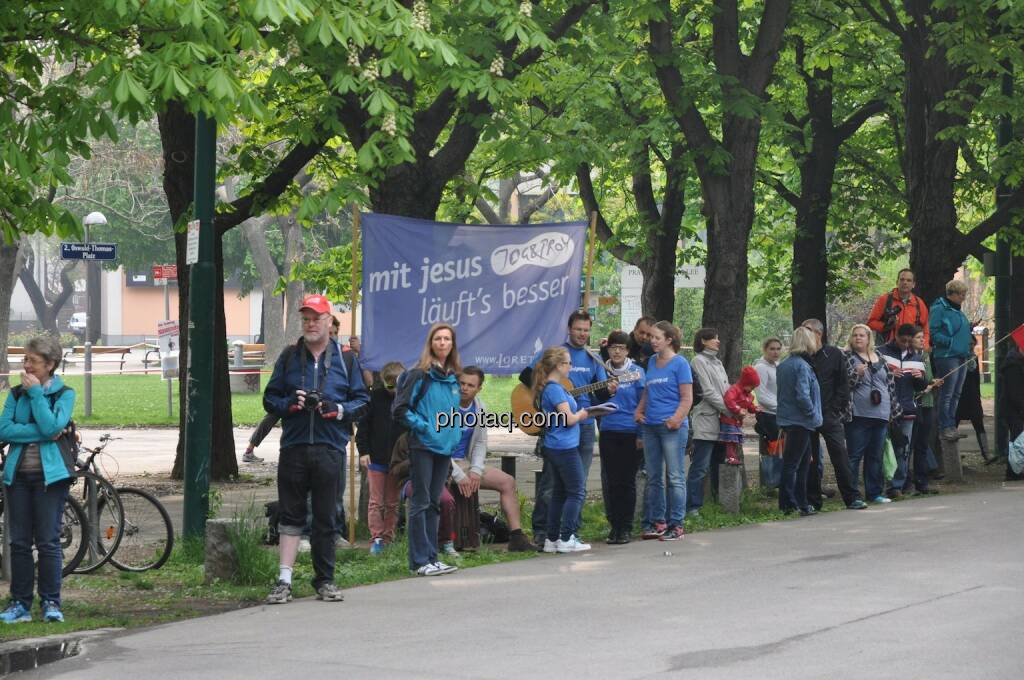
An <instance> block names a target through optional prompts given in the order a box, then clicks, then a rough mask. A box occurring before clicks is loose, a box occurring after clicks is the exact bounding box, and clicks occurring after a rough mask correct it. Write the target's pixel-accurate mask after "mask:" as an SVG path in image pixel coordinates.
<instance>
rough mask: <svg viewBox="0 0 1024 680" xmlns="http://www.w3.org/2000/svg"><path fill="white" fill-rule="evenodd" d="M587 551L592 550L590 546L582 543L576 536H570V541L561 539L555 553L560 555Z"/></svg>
mask: <svg viewBox="0 0 1024 680" xmlns="http://www.w3.org/2000/svg"><path fill="white" fill-rule="evenodd" d="M545 547H547V546H545ZM585 550H590V544H589V543H580V539H578V538H576V534H573V535H572V536H570V537H569V540H568V541H563V540H561V539H559V540H558V542H557V543H555V551H556V552H560V553H571V552H583V551H585Z"/></svg>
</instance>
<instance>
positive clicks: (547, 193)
mask: <svg viewBox="0 0 1024 680" xmlns="http://www.w3.org/2000/svg"><path fill="white" fill-rule="evenodd" d="M559 191H561V187H559V186H558V183H557V182H552V183H551V184H549V185H548V186H547V187H546V188H545V189H544V192H543V193H542V194H541V195H540V196H538V197H537V200H535V201H534V202H533V203H531V204H530V205H529V206H527V208H526V210H524V211H523V212H522V213H521V214H520V215H519V224H529V223H530V218H532V217H533V216H534V215H536V214H537V212H538V211H540V210H541V209H542V208H543V207H544V206H545V205H547V204H548V201H550V200H551V199H552V198H554V197H555V196H557V195H558V192H559Z"/></svg>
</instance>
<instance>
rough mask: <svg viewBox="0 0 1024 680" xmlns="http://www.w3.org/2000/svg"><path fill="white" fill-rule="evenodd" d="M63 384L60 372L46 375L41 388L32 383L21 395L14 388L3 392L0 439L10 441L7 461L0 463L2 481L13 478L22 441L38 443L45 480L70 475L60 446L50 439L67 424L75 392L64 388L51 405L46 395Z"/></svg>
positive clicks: (22, 444) (48, 480)
mask: <svg viewBox="0 0 1024 680" xmlns="http://www.w3.org/2000/svg"><path fill="white" fill-rule="evenodd" d="M62 387H64V381H63V380H61V379H60V376H57V375H55V376H53V377H52V378H50V382H49V384H47V386H46V388H45V389H44V388H43V387H42V386H41V385H33V386H32V387H30V388H28V390H25V391H23V392H21V398H20V399H19V398H18V396H16V395H15V392H14V390H12V391H11V393H10V394H8V395H7V401H6V402H5V403H4V412H3V415H0V441H5V442H9V443H10V444H11V448H10V453H9V454H8V456H7V463H6V465H5V466H4V484H7V485H10V484H12V483H13V482H14V473H15V471H16V470H17V469H18V463H19V462H20V461H21V451H22V449H23V448H24V445H25V444H32V443H37V444H39V459H40V461H41V462H42V465H43V479H44V481H45V483H46V484H53V483H54V482H59V481H60V480H62V479H67V478H69V477H71V471H70V470H69V469H68V465H67V463H65V461H64V458H63V456H61V453H60V447H59V446H57V443H56V442H55V441H54V440H53V438H54V437H56V436H57V435H58V434H60V433H61V431H62V430H63V429H64V428H65V427H67V425H68V422H69V421H70V420H71V413H72V411H74V408H75V392H74V390H72V389H67V390H64V393H63V394H61V395H60V396H59V397H57V398H56V399H55V400H54V402H53V406H51V405H50V399H49V397H48V396H47V395H50V394H53V393H55V392H57V391H59V390H60V389H61V388H62Z"/></svg>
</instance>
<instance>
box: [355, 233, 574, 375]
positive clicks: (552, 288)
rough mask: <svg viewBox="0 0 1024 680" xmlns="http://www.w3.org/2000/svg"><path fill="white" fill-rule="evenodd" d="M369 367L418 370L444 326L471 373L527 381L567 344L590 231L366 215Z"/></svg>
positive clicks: (365, 332)
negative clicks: (545, 357) (545, 354)
mask: <svg viewBox="0 0 1024 680" xmlns="http://www.w3.org/2000/svg"><path fill="white" fill-rule="evenodd" d="M362 228H363V323H362V328H363V349H362V363H363V365H365V366H367V367H368V368H370V369H373V370H380V367H381V366H383V365H384V364H385V363H386V362H388V361H401V362H402V363H403V364H404V365H405V366H406V367H410V366H412V365H414V364H415V363H416V362H417V361H418V360H419V357H420V353H421V352H422V351H423V344H424V342H425V340H426V336H427V331H428V329H429V328H430V326H431V325H432V324H434V323H436V322H438V321H444V322H447V323H449V324H451V325H452V326H453V327H454V328H455V335H456V340H457V343H458V349H459V356H460V358H461V360H462V364H463V365H464V366H467V365H470V364H473V365H476V366H479V367H480V368H482V369H483V370H485V371H486V372H487V373H488V374H492V375H494V374H497V375H501V374H514V373H519V371H521V370H522V369H523V368H524V367H526V366H527V365H529V363H530V361H531V359H532V358H533V356H534V355H535V354H536V353H537V351H538V350H540V349H542V348H544V347H549V346H551V345H557V344H560V343H562V342H564V341H565V336H566V321H567V320H568V318H569V315H570V314H571V313H572V312H573V310H575V309H577V308H578V307H579V305H580V279H581V276H582V271H583V253H584V251H585V249H586V248H585V245H586V223H584V222H563V223H558V224H530V225H461V224H445V223H441V222H430V221H427V220H417V219H413V218H410V217H395V216H393V215H379V214H364V215H363V216H362Z"/></svg>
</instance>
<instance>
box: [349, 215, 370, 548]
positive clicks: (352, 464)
mask: <svg viewBox="0 0 1024 680" xmlns="http://www.w3.org/2000/svg"><path fill="white" fill-rule="evenodd" d="M358 262H359V206H357V205H355V204H353V205H352V322H351V324H349V329H350V332H349V337H350V338H351V337H352V336H353V335H355V334H356V305H357V304H359V288H358V284H359V277H358V273H357V272H356V265H357V264H358ZM350 342H351V340H350ZM348 379H349V380H351V379H352V376H349V377H348ZM367 389H369V385H367ZM358 459H359V456H357V455H356V442H355V437H353V438H352V441H350V442H349V443H348V462H349V466H348V542H349V543H355V541H356V522H357V521H358V519H359V515H358V514H357V513H356V471H357V469H358V468H357V465H356V461H357V460H358Z"/></svg>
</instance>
